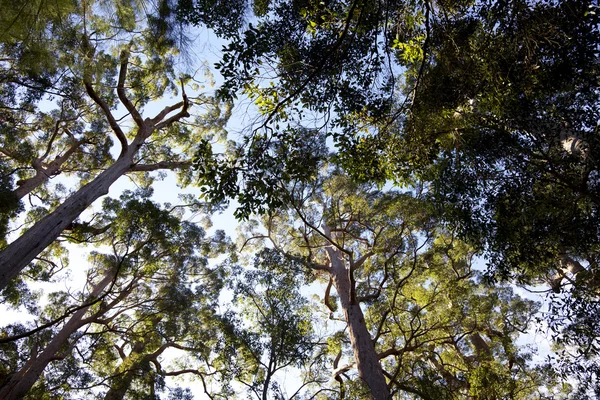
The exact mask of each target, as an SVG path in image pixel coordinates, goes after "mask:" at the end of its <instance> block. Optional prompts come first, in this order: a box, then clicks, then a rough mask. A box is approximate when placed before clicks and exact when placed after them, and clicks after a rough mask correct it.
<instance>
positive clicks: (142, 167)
mask: <svg viewBox="0 0 600 400" xmlns="http://www.w3.org/2000/svg"><path fill="white" fill-rule="evenodd" d="M191 166H192V163H191V161H160V162H157V163H154V164H134V165H133V166H132V167H131V169H130V170H129V172H150V171H157V170H159V169H169V170H175V169H183V168H189V167H191Z"/></svg>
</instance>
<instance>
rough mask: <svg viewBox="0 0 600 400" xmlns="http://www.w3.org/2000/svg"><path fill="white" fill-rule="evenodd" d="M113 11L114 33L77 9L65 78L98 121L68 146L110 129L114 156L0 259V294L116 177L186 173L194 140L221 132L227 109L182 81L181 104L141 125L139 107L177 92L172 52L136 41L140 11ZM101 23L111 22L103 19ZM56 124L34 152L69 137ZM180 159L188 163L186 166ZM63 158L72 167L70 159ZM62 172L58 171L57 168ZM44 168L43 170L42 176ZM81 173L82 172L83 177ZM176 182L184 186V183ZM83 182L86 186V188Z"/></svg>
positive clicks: (146, 33)
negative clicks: (120, 110)
mask: <svg viewBox="0 0 600 400" xmlns="http://www.w3.org/2000/svg"><path fill="white" fill-rule="evenodd" d="M119 7H120V6H119ZM119 7H116V9H115V10H112V11H114V12H115V13H116V14H117V20H116V21H115V22H117V23H116V25H115V26H112V25H111V26H109V25H107V24H106V23H105V21H106V20H105V18H106V17H107V15H105V14H103V13H102V12H100V10H96V8H95V7H93V6H92V5H90V4H88V5H87V7H84V6H81V8H77V9H76V14H78V15H81V18H80V21H79V23H77V24H75V25H74V26H73V29H74V32H72V34H73V36H74V37H75V38H77V41H78V43H77V45H78V46H77V47H78V49H76V48H74V47H75V46H73V47H72V48H71V49H72V51H73V53H72V59H71V60H70V61H71V64H70V65H69V71H70V74H71V75H70V76H69V77H68V78H69V79H70V80H71V81H74V82H76V85H75V86H76V87H78V89H79V90H80V91H83V90H85V93H86V94H87V96H88V97H89V100H84V99H83V98H81V99H79V101H80V102H83V104H84V105H85V103H86V102H89V101H90V100H91V102H92V103H93V105H94V107H96V109H97V110H98V111H97V112H98V116H96V117H93V118H92V120H91V121H90V123H91V125H92V126H91V129H89V131H83V132H82V133H81V135H77V133H75V136H74V140H75V142H79V141H81V142H82V143H83V142H87V141H88V140H92V138H93V137H95V136H96V135H98V130H100V131H102V128H98V126H100V127H102V126H105V125H106V126H108V127H110V130H111V131H112V134H113V135H114V137H115V138H116V139H117V140H118V142H119V144H120V154H119V156H118V157H117V158H116V160H114V161H112V162H110V164H106V165H105V166H102V168H103V171H102V172H101V173H100V174H98V175H96V176H88V177H86V179H85V180H84V181H83V182H82V183H84V185H83V186H82V187H81V188H79V189H78V190H76V191H75V192H73V193H72V194H71V195H70V196H68V197H67V198H66V199H65V200H63V201H62V203H60V204H59V205H57V206H56V208H54V209H53V210H51V212H49V213H48V214H47V215H45V216H44V218H42V219H40V220H39V221H38V222H36V223H35V224H34V225H33V226H32V227H31V228H29V229H28V230H27V231H26V232H25V233H23V234H22V235H21V236H20V237H19V238H18V239H17V240H15V241H14V242H12V243H11V244H10V245H8V246H7V247H6V248H5V249H4V250H3V251H2V253H0V266H1V270H0V288H5V287H6V286H7V285H8V283H9V281H10V280H11V279H13V278H14V277H15V276H16V275H17V274H18V273H19V272H20V271H21V270H22V269H23V268H25V267H26V266H27V264H28V263H29V262H30V261H32V260H33V259H34V258H35V257H36V256H37V255H38V254H39V253H40V252H41V251H43V250H44V249H45V248H46V247H47V246H49V245H50V244H51V243H52V242H53V241H54V240H55V239H56V238H57V237H58V236H59V235H60V234H61V233H62V232H63V231H64V230H65V229H66V228H67V227H68V226H69V225H70V224H71V223H72V221H73V220H75V219H76V218H77V217H78V216H79V214H81V212H83V211H84V210H85V209H86V208H87V207H88V206H89V205H91V204H92V203H93V202H94V201H95V200H96V199H98V198H99V197H101V196H103V195H104V194H106V193H107V192H108V188H109V187H110V186H111V185H112V183H114V182H115V181H116V180H117V179H118V178H119V177H121V176H123V175H125V174H127V173H132V172H138V171H139V172H148V171H155V170H161V169H177V168H181V167H186V166H188V167H189V165H190V161H191V156H190V155H189V152H190V151H191V147H192V146H193V145H194V144H195V143H196V142H197V141H200V138H204V139H210V138H211V136H210V135H209V133H208V132H216V133H222V132H223V125H224V123H225V122H226V120H227V118H228V115H229V107H227V108H225V110H221V109H220V108H219V102H217V101H216V100H214V99H213V98H210V97H207V96H199V97H198V98H195V99H190V98H188V97H187V96H186V94H185V91H184V83H185V80H186V79H188V78H185V79H183V78H182V80H181V96H182V100H181V101H179V102H177V103H175V104H172V105H169V106H166V107H164V108H163V109H162V110H161V111H160V112H158V113H156V115H155V116H154V117H152V118H150V117H147V118H144V117H142V107H143V106H144V105H146V104H147V103H148V102H150V101H152V100H155V99H158V98H160V97H162V96H163V95H165V94H166V93H168V92H169V91H176V90H177V84H176V83H175V80H174V74H175V71H174V68H173V57H174V50H175V49H174V47H173V45H172V44H171V43H169V42H168V41H166V40H164V37H161V36H158V37H156V36H153V34H155V33H156V32H155V31H153V30H152V29H151V28H152V26H151V25H145V26H140V27H139V28H140V29H141V33H140V34H136V33H134V32H135V30H134V28H135V19H136V18H138V17H141V16H143V13H142V10H141V9H136V8H130V9H129V11H127V9H123V8H119ZM140 14H142V15H140ZM108 16H109V17H110V14H109V15H108ZM159 33H160V32H159ZM111 37H123V39H124V41H125V43H126V44H124V45H122V44H120V43H121V42H117V41H111V40H107V39H108V38H111ZM157 38H158V40H157ZM115 53H116V54H117V55H115ZM117 66H118V68H117ZM117 69H118V71H117ZM115 80H116V82H115ZM115 83H116V87H115ZM116 98H118V99H119V102H120V105H121V106H122V107H124V109H125V110H126V115H127V116H129V117H131V119H132V121H131V122H132V124H133V125H132V126H131V132H130V133H127V124H125V123H123V122H118V120H119V119H120V117H118V116H115V111H114V110H113V108H114V107H115V106H116V105H117V103H115V100H116ZM69 99H70V100H72V98H69ZM197 104H201V105H202V106H205V107H206V108H207V109H208V113H207V114H205V115H204V116H202V117H200V116H197V118H198V119H197V124H196V125H195V126H193V125H188V126H183V125H177V124H176V123H178V122H180V121H182V120H183V119H185V118H187V117H189V116H190V114H189V109H190V107H192V106H194V105H197ZM89 109H91V105H90V106H88V105H85V108H84V109H83V113H75V116H74V117H73V118H78V119H79V118H81V120H79V121H78V123H79V124H80V125H84V126H85V123H86V122H87V121H85V115H86V113H87V112H88V111H86V110H89ZM100 117H101V118H102V120H103V122H102V123H100V124H96V128H95V127H94V120H99V119H100ZM60 122H61V121H60V120H59V121H58V122H57V123H56V124H55V127H56V129H54V131H53V132H52V133H51V134H49V136H50V137H49V138H47V141H46V142H43V141H40V144H41V146H42V147H43V148H45V149H47V150H46V153H47V152H48V149H50V148H51V147H52V146H53V145H54V144H55V142H53V140H54V138H55V137H56V136H57V135H58V134H59V132H58V128H61V132H63V131H64V132H67V131H69V129H68V127H67V126H65V124H61V123H60ZM59 125H60V126H59ZM206 135H208V136H206ZM44 140H46V139H44ZM70 140H71V139H70ZM42 143H43V144H42ZM92 143H94V144H96V147H95V149H94V151H96V152H99V153H100V154H104V155H103V156H101V158H102V157H104V162H108V161H111V160H110V157H108V156H107V155H106V151H107V150H108V149H109V148H110V143H111V141H110V140H107V139H106V138H105V140H100V141H98V140H95V141H92ZM73 146H75V148H73V152H75V150H77V151H80V150H81V149H80V148H79V147H77V146H76V145H75V144H73ZM176 147H177V150H176V149H175V148H176ZM179 151H181V152H179ZM186 151H187V152H188V153H187V155H188V156H189V158H187V159H186ZM68 153H69V150H66V151H65V152H64V153H63V154H62V155H61V157H66V156H67V155H69V154H68ZM46 156H47V155H46ZM107 157H108V158H109V159H108V160H107V159H106V158H107ZM43 158H44V156H42V157H41V159H40V157H37V158H34V160H38V161H39V162H40V163H41V162H42V161H43ZM59 158H60V157H59ZM68 158H69V160H73V154H70V156H69V157H68ZM56 160H58V159H55V161H56ZM86 160H87V159H86ZM62 165H63V164H61V163H57V167H60V166H62ZM101 165H102V164H101ZM48 168H49V167H46V169H45V171H46V172H48ZM87 168H93V165H89V164H88V165H87ZM42 172H43V171H42ZM88 172H89V169H88V170H87V171H86V174H87V173H88ZM84 176H85V175H84ZM31 179H35V177H32V178H31ZM44 179H45V178H44ZM182 179H183V180H188V181H189V178H186V177H185V175H184V176H182ZM86 181H89V183H87V184H86ZM16 190H19V189H16Z"/></svg>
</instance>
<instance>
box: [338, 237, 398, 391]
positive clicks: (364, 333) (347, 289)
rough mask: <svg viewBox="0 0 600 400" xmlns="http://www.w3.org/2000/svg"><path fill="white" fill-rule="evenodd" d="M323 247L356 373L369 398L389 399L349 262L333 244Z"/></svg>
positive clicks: (387, 388)
mask: <svg viewBox="0 0 600 400" xmlns="http://www.w3.org/2000/svg"><path fill="white" fill-rule="evenodd" d="M326 250H327V255H328V257H329V262H330V266H331V270H330V273H331V275H332V277H333V284H334V286H335V289H336V291H337V292H338V295H339V296H340V303H341V305H342V309H343V310H344V316H345V318H346V323H347V324H348V331H349V333H350V343H351V345H352V351H353V353H354V360H355V362H356V369H357V371H358V376H359V377H360V378H361V379H362V380H363V381H364V382H365V383H366V384H367V386H368V387H369V389H370V390H371V395H372V396H373V399H375V400H389V399H390V398H391V395H390V389H389V387H388V385H387V382H386V380H385V376H384V375H383V369H382V368H381V364H380V363H379V357H378V355H377V352H376V351H375V345H374V344H373V339H372V338H371V334H370V333H369V330H368V329H367V324H366V322H365V317H364V315H363V312H362V309H361V308H360V303H359V302H358V301H357V300H356V296H355V295H354V290H355V288H354V283H353V282H352V279H351V272H350V269H349V265H347V263H346V262H345V260H344V256H343V254H342V253H341V251H340V250H338V249H335V248H333V246H329V247H327V249H326Z"/></svg>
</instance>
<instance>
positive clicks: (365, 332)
mask: <svg viewBox="0 0 600 400" xmlns="http://www.w3.org/2000/svg"><path fill="white" fill-rule="evenodd" d="M280 191H284V192H285V193H286V194H287V196H288V201H289V206H288V207H287V208H282V209H280V210H277V211H272V212H271V213H269V214H268V215H267V216H265V217H264V220H263V224H264V229H265V231H266V233H262V234H261V233H260V232H258V231H255V230H253V229H251V227H250V230H249V233H248V235H247V236H248V239H247V241H250V240H258V239H263V240H264V239H266V240H268V241H269V242H270V243H271V245H272V246H273V247H274V248H275V249H276V250H277V251H279V252H282V253H284V254H286V255H287V257H291V258H293V259H296V260H299V261H302V263H303V265H304V269H305V270H304V272H303V273H304V274H306V273H313V274H315V273H316V274H317V275H320V276H321V278H322V279H325V281H328V284H327V288H326V289H325V292H324V293H323V297H324V303H325V305H326V306H327V307H328V309H329V311H330V313H331V318H333V319H336V318H339V319H340V320H341V321H343V329H342V330H341V331H340V332H338V333H337V334H335V335H332V336H331V337H330V339H328V347H329V351H330V352H331V353H333V354H334V355H335V360H334V361H333V368H334V371H333V376H334V377H335V378H336V380H337V381H339V382H340V384H341V390H342V395H343V394H344V393H348V395H349V396H350V398H362V397H372V398H375V399H386V398H391V396H392V393H394V394H395V393H402V394H403V395H404V394H405V395H407V396H417V397H420V398H440V397H450V398H451V397H453V396H466V395H473V396H474V397H475V398H500V397H504V396H508V397H512V398H532V396H536V392H537V389H538V387H539V386H540V385H547V386H548V387H551V386H552V381H551V380H550V378H549V376H548V375H547V373H546V372H545V371H543V370H539V371H537V370H536V371H534V370H532V369H531V367H530V366H529V365H528V364H527V359H528V356H527V354H526V353H523V352H522V351H521V350H519V349H518V347H517V346H516V345H515V343H514V341H515V340H516V337H517V336H518V335H519V333H520V332H524V331H525V330H526V329H528V327H529V324H530V322H531V320H532V316H533V314H534V313H535V310H536V307H535V305H534V304H533V303H531V302H528V301H524V300H522V299H519V298H518V297H517V296H514V294H513V293H512V292H511V291H510V289H508V288H493V287H492V288H490V287H486V286H485V285H484V283H483V282H482V280H481V277H480V276H478V273H477V272H475V271H473V270H472V266H471V263H472V259H473V257H474V254H475V252H474V250H473V249H471V248H469V246H467V245H466V244H464V243H462V242H460V241H459V240H458V239H456V238H453V237H452V236H451V235H448V234H447V233H445V232H444V230H443V229H441V228H440V227H439V226H438V225H437V223H436V221H435V219H433V218H432V214H431V213H430V211H428V210H427V207H426V203H424V202H423V201H422V200H420V199H418V198H415V197H413V196H412V195H411V194H410V193H396V192H384V191H378V190H375V189H373V188H372V187H371V188H370V187H369V186H368V185H358V184H356V183H354V182H352V180H350V179H349V178H348V177H346V176H343V175H338V174H335V173H334V174H333V175H331V176H330V177H327V178H323V179H322V180H318V181H315V182H314V183H313V184H311V185H309V184H305V185H303V184H298V185H296V186H288V187H281V188H280ZM250 243H251V242H250ZM287 265H293V264H290V263H287ZM295 269H296V268H290V270H292V271H293V270H295ZM332 289H334V290H335V292H336V293H337V295H336V296H334V295H333V293H332ZM458 305H460V306H458ZM338 309H339V312H338ZM363 310H364V311H363ZM345 343H348V344H349V345H350V349H351V351H350V354H349V356H350V360H349V362H348V363H347V364H346V365H341V364H340V361H341V360H343V359H344V358H345V357H344V355H345V354H348V353H346V351H347V350H346V345H345ZM342 357H344V358H342ZM353 369H356V371H357V374H358V377H359V378H360V381H362V382H364V384H365V385H366V386H362V385H360V384H358V382H357V381H355V380H354V379H352V378H350V376H349V375H348V373H349V371H351V370H353ZM501 382H502V383H501ZM537 396H538V397H540V398H541V394H537Z"/></svg>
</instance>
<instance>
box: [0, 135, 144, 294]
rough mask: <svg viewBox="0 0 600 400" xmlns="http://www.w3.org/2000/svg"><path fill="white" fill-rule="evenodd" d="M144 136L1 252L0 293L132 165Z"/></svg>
mask: <svg viewBox="0 0 600 400" xmlns="http://www.w3.org/2000/svg"><path fill="white" fill-rule="evenodd" d="M143 137H145V135H140V134H138V135H137V136H136V139H134V140H133V142H132V143H131V145H130V146H128V149H127V151H126V152H124V153H123V154H122V155H121V156H120V157H119V158H118V159H117V161H115V163H114V164H113V165H111V166H110V167H109V168H108V169H107V170H105V171H104V172H102V173H101V174H100V175H98V176H97V177H96V178H95V179H94V180H93V181H91V182H90V183H88V184H87V185H85V186H84V187H82V188H81V189H79V190H78V191H77V192H75V193H74V194H73V195H72V196H71V197H69V198H68V199H67V200H66V201H65V202H64V203H63V204H61V205H60V206H58V207H57V208H56V210H54V211H53V212H51V213H50V214H48V215H47V216H45V217H44V218H42V219H41V220H40V221H38V222H37V223H36V224H35V225H33V226H32V227H31V228H29V229H28V230H27V231H26V232H25V233H24V234H23V235H21V237H19V238H18V239H17V240H15V241H14V242H12V243H11V244H9V245H8V246H7V247H6V249H4V251H2V253H0V290H2V289H4V288H5V287H6V286H7V285H8V283H9V282H10V281H11V280H12V279H13V278H15V277H16V276H17V274H18V273H19V272H21V271H22V270H23V269H24V268H25V267H26V266H27V264H29V263H30V262H31V261H32V260H33V259H34V258H35V257H36V256H37V255H38V254H40V253H41V252H42V251H43V250H44V249H45V248H46V247H47V246H49V245H50V244H51V243H52V242H54V241H55V240H56V239H57V238H58V236H59V235H60V234H61V232H62V231H63V230H64V229H65V228H66V227H67V226H68V225H69V224H70V223H71V222H73V220H75V219H76V218H77V217H78V216H79V215H80V214H81V213H82V212H83V211H84V210H85V209H86V208H88V207H89V206H90V205H91V204H92V203H93V202H94V201H96V199H98V198H99V197H101V196H104V195H105V194H107V193H108V190H109V188H110V186H111V185H112V184H113V183H114V182H115V181H116V180H117V179H119V178H120V177H121V176H123V175H124V174H125V173H126V172H128V171H129V169H130V168H131V166H132V165H133V159H134V156H135V154H136V153H137V152H138V150H139V148H140V147H141V145H142V143H143V142H144V139H142V138H143Z"/></svg>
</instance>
